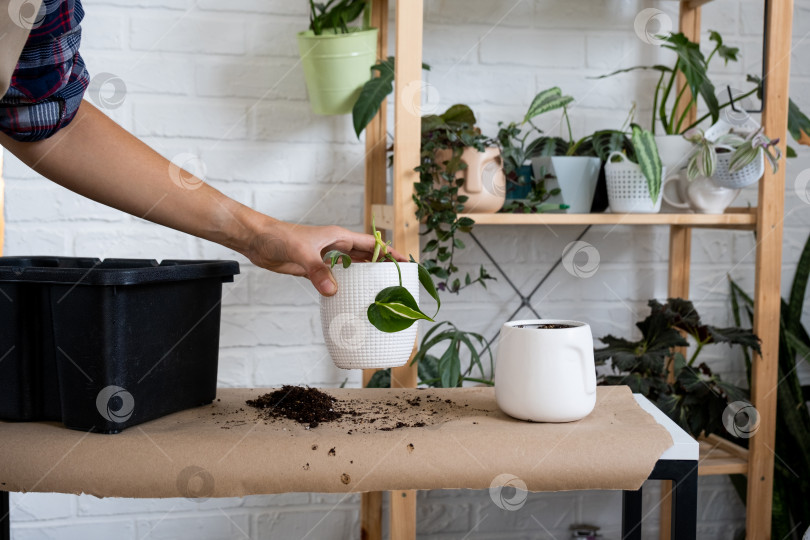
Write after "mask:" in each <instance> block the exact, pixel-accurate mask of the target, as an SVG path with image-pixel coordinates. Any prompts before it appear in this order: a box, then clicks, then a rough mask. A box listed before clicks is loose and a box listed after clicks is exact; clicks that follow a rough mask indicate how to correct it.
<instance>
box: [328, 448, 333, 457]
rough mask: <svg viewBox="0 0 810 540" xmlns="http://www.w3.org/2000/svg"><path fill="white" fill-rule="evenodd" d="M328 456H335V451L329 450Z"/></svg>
mask: <svg viewBox="0 0 810 540" xmlns="http://www.w3.org/2000/svg"><path fill="white" fill-rule="evenodd" d="M328 454H329V455H330V456H334V455H335V449H334V448H330V449H329V452H328Z"/></svg>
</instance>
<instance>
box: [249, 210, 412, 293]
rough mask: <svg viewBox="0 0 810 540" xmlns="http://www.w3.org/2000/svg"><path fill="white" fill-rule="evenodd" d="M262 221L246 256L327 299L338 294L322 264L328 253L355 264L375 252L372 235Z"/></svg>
mask: <svg viewBox="0 0 810 540" xmlns="http://www.w3.org/2000/svg"><path fill="white" fill-rule="evenodd" d="M263 221H264V223H260V224H258V225H257V226H254V227H253V233H252V234H253V237H252V238H251V240H250V242H249V243H248V247H247V249H246V250H245V252H244V253H243V255H245V256H246V257H247V258H248V259H250V261H251V262H252V263H253V264H255V265H257V266H261V267H262V268H266V269H268V270H272V271H273V272H279V273H282V274H291V275H294V276H304V277H306V278H307V279H309V280H310V281H312V284H313V285H314V286H315V288H316V289H317V290H318V292H319V293H321V294H322V295H324V296H332V295H333V294H335V293H336V292H337V283H336V282H335V278H334V277H332V272H331V271H330V270H329V265H328V264H326V263H325V262H324V261H323V256H324V255H325V254H326V252H328V251H331V250H333V249H336V250H338V251H342V252H343V253H346V254H347V255H349V256H350V257H351V258H352V260H353V261H356V262H363V261H370V260H371V257H372V254H373V252H374V237H373V236H371V235H369V234H361V233H356V232H352V231H349V230H347V229H344V228H342V227H337V226H328V227H311V226H307V225H293V224H291V223H285V222H283V221H276V220H272V219H269V218H267V219H265V220H263ZM389 253H391V254H392V255H393V256H394V257H395V258H396V259H397V260H398V261H405V260H406V259H405V258H404V257H402V256H401V255H400V254H398V253H397V252H395V251H394V250H391V249H390V248H389Z"/></svg>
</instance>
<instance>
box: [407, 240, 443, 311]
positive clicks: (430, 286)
mask: <svg viewBox="0 0 810 540" xmlns="http://www.w3.org/2000/svg"><path fill="white" fill-rule="evenodd" d="M411 262H412V263H415V262H416V261H415V260H414V259H413V255H411ZM416 264H417V269H418V270H417V272H418V274H419V283H421V284H422V287H424V289H425V290H426V291H427V293H428V294H429V295H430V297H431V298H433V299H434V300H435V301H436V313H434V314H433V316H434V317H435V316H436V314H437V313H439V309H441V307H442V300H441V298H439V291H437V290H436V284H435V283H433V278H432V277H430V272H428V271H427V269H426V268H425V267H424V266H422V265H421V264H419V263H416Z"/></svg>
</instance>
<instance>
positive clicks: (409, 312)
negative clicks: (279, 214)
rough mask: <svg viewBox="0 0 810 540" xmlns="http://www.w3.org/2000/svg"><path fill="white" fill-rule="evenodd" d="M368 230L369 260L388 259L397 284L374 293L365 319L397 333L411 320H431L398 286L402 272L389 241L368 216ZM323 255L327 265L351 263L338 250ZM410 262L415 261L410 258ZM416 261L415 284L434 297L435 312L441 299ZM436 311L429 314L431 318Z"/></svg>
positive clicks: (382, 328) (411, 323)
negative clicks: (370, 238)
mask: <svg viewBox="0 0 810 540" xmlns="http://www.w3.org/2000/svg"><path fill="white" fill-rule="evenodd" d="M371 226H372V229H373V230H374V242H375V243H374V252H373V254H372V257H371V261H370V262H372V263H376V262H383V261H391V262H393V263H394V264H395V265H396V267H397V274H398V275H399V285H393V286H391V287H386V288H384V289H383V290H381V291H380V292H379V293H377V296H376V297H375V298H374V302H373V303H372V304H371V305H369V306H368V310H367V312H366V313H367V316H368V322H370V323H371V324H372V325H374V327H375V328H377V329H378V330H380V331H382V332H388V333H393V332H400V331H402V330H405V329H406V328H410V327H411V325H413V323H415V322H416V321H418V320H426V321H430V322H435V321H434V320H433V318H432V317H430V316H428V315H426V314H425V313H423V312H422V310H421V309H419V305H418V304H417V303H416V300H415V299H414V297H413V295H412V294H411V293H410V292H409V291H408V289H406V288H405V287H403V286H402V271H401V270H400V268H399V263H398V262H397V260H396V259H395V258H394V256H393V255H391V253H390V252H389V251H388V247H389V246H390V242H388V243H386V242H383V240H382V234H381V233H380V232H379V231H377V228H376V227H375V226H374V221H373V219H372V225H371ZM324 258H325V259H326V260H328V261H329V263H330V268H334V267H335V265H336V264H337V263H338V262H340V263H341V264H342V265H343V268H348V267H349V266H351V264H352V258H351V257H350V256H349V255H347V254H346V253H343V252H341V251H337V250H333V251H329V252H327V253H326V255H324ZM411 262H412V263H416V261H414V260H413V257H411ZM416 264H417V267H418V274H419V283H421V284H422V287H424V289H425V290H426V291H427V292H428V294H429V295H430V296H431V297H433V299H434V300H436V304H437V305H436V313H438V312H439V309H440V308H441V305H442V303H441V300H440V299H439V293H438V291H437V290H436V286H435V285H434V284H433V280H432V279H431V277H430V274H429V273H428V271H427V270H425V267H424V266H422V265H421V264H418V263H416ZM435 316H436V314H434V315H433V317H435Z"/></svg>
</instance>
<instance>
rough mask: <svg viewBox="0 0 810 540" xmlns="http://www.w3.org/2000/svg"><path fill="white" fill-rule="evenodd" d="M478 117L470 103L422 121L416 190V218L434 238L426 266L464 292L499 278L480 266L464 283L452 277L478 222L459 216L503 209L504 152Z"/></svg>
mask: <svg viewBox="0 0 810 540" xmlns="http://www.w3.org/2000/svg"><path fill="white" fill-rule="evenodd" d="M475 122H476V120H475V114H473V112H472V110H471V109H470V108H469V107H468V106H466V105H453V106H452V107H450V108H449V109H447V110H446V111H445V112H444V113H442V114H440V115H427V116H424V117H422V147H421V153H420V165H419V166H418V167H417V168H416V171H417V172H418V173H419V182H417V183H416V185H415V186H414V195H413V200H414V202H415V203H416V217H417V218H418V219H419V220H421V221H422V222H424V224H425V230H424V232H423V233H422V234H423V235H425V236H433V238H431V239H430V240H428V242H427V243H426V244H425V246H424V248H423V249H422V251H423V253H424V254H425V257H424V262H423V264H424V267H425V268H426V269H427V271H428V272H429V273H430V274H431V275H433V276H436V277H437V278H439V279H440V280H441V281H440V282H439V283H438V288H439V289H442V290H448V291H450V292H453V293H456V292H458V291H459V290H461V289H463V288H464V287H467V286H469V285H472V284H474V283H481V284H482V285H484V286H486V284H485V281H486V280H488V279H493V278H492V277H491V276H490V275H489V274H488V273H487V272H486V270H485V269H484V267H483V266H481V267H480V270H479V273H478V276H477V277H475V278H473V277H471V276H470V274H469V273H468V274H466V275H465V278H464V282H463V283H462V282H461V279H459V278H453V277H452V276H453V275H454V274H455V273H457V272H458V267H457V266H456V265H455V264H454V256H455V252H456V250H457V249H464V247H465V246H464V242H463V241H462V240H461V239H460V238H457V237H456V234H457V233H458V232H459V231H461V232H469V231H470V230H471V228H472V226H473V224H474V223H475V222H474V221H473V220H472V219H471V218H469V217H459V213H461V212H462V211H468V212H472V211H474V212H485V211H486V212H495V211H497V210H498V209H500V208H501V206H503V202H504V197H505V186H504V183H505V181H504V175H503V168H502V165H501V160H500V152H499V149H498V147H497V146H495V145H494V144H492V141H491V140H490V139H489V138H488V137H486V136H484V135H482V134H481V130H480V129H478V128H477V127H475Z"/></svg>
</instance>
